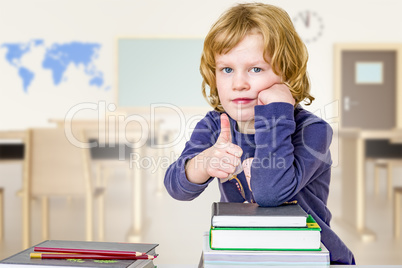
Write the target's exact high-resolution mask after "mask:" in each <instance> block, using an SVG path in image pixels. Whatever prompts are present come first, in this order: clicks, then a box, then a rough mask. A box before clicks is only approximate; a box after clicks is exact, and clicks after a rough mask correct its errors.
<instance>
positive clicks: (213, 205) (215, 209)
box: [211, 202, 218, 226]
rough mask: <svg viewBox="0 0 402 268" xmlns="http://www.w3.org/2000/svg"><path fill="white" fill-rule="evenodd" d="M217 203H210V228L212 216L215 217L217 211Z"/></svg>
mask: <svg viewBox="0 0 402 268" xmlns="http://www.w3.org/2000/svg"><path fill="white" fill-rule="evenodd" d="M217 206H218V203H216V202H213V203H212V208H211V226H213V220H214V216H216V215H217V210H218V207H217Z"/></svg>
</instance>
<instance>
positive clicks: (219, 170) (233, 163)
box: [185, 114, 243, 184]
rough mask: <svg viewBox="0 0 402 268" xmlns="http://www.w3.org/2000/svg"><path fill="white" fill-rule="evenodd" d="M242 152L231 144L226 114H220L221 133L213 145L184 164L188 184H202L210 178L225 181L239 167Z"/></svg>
mask: <svg viewBox="0 0 402 268" xmlns="http://www.w3.org/2000/svg"><path fill="white" fill-rule="evenodd" d="M242 154H243V150H242V149H241V148H240V147H239V146H237V145H236V144H233V143H232V134H231V131H230V122H229V118H228V116H227V115H226V114H221V133H220V134H219V137H218V139H217V140H216V142H215V144H214V145H212V146H211V147H209V148H208V149H206V150H204V151H203V152H201V153H200V154H199V155H197V156H195V157H194V158H193V159H191V160H190V161H189V162H187V164H186V169H185V171H186V176H187V179H188V180H189V181H190V182H193V183H198V184H202V183H204V182H206V181H207V180H208V179H209V178H210V177H217V178H219V179H221V180H222V182H224V181H225V179H227V178H228V176H229V175H232V174H233V173H235V171H236V167H238V166H240V167H241V158H240V157H241V155H242Z"/></svg>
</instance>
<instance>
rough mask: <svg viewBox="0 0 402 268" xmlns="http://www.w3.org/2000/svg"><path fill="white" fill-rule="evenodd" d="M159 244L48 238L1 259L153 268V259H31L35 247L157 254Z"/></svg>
mask: <svg viewBox="0 0 402 268" xmlns="http://www.w3.org/2000/svg"><path fill="white" fill-rule="evenodd" d="M157 246H158V244H140V243H118V242H87V241H65V240H46V241H44V242H42V243H39V244H37V245H35V246H33V247H30V248H28V249H26V250H23V251H21V252H19V253H17V254H15V255H13V256H11V257H8V258H6V259H4V260H2V261H0V267H11V268H29V267H32V268H33V267H58V266H61V267H88V268H89V267H105V268H106V267H110V268H126V267H130V268H134V267H135V268H144V267H145V268H153V267H154V264H153V261H152V260H92V259H31V258H30V253H32V252H35V251H34V248H35V247H48V248H74V249H96V250H114V251H136V252H143V253H147V254H148V255H155V248H156V247H157Z"/></svg>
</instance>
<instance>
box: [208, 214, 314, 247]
mask: <svg viewBox="0 0 402 268" xmlns="http://www.w3.org/2000/svg"><path fill="white" fill-rule="evenodd" d="M320 246H321V228H320V226H319V225H318V224H317V222H316V221H315V220H314V219H313V217H312V216H311V215H309V216H308V217H307V226H306V227H293V228H289V227H282V228H280V227H279V228H277V227H274V228H259V227H251V228H249V227H242V228H232V227H214V226H212V227H211V229H210V247H211V248H212V249H221V250H225V249H226V250H320V249H321V247H320Z"/></svg>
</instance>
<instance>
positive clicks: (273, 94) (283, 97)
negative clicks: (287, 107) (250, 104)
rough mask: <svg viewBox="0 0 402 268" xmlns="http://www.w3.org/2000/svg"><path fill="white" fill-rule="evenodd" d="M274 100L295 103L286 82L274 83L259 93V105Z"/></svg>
mask: <svg viewBox="0 0 402 268" xmlns="http://www.w3.org/2000/svg"><path fill="white" fill-rule="evenodd" d="M273 102H287V103H290V104H292V105H295V99H294V98H293V96H292V93H291V92H290V90H289V87H288V86H286V85H285V84H274V85H273V86H271V87H270V88H267V89H265V90H262V91H261V92H260V93H259V94H258V105H266V104H270V103H273Z"/></svg>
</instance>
